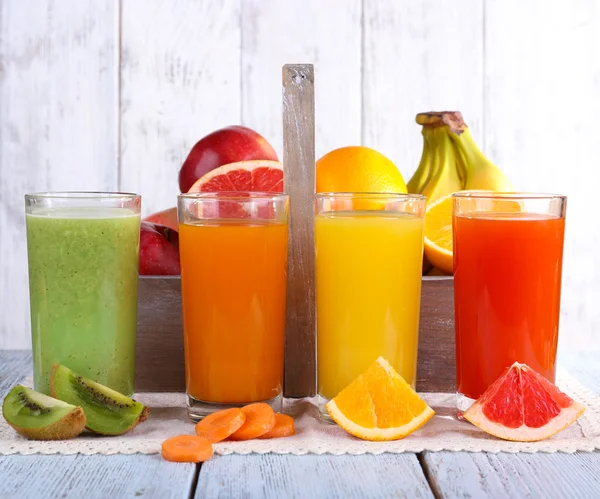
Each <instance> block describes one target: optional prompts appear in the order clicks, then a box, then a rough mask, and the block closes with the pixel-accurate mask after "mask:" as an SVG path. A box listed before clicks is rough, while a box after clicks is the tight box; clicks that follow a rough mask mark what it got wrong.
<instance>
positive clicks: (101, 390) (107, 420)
mask: <svg viewBox="0 0 600 499" xmlns="http://www.w3.org/2000/svg"><path fill="white" fill-rule="evenodd" d="M50 393H51V394H52V396H53V397H56V398H58V399H60V400H64V401H65V402H68V403H69V404H74V405H78V406H80V407H81V408H82V409H83V411H84V412H85V417H86V419H87V423H86V427H87V429H88V430H91V431H93V432H95V433H100V434H102V435H121V434H123V433H126V432H128V431H129V430H131V429H132V428H134V427H135V426H137V425H138V424H139V423H141V422H142V421H145V420H146V418H147V417H148V413H149V409H148V408H147V407H145V406H144V405H143V404H140V403H139V402H136V401H135V400H133V399H130V398H129V397H126V396H125V395H123V394H121V393H119V392H117V391H115V390H112V389H111V388H108V387H107V386H104V385H101V384H100V383H96V382H95V381H92V380H91V379H88V378H84V377H83V376H80V375H79V374H77V373H75V372H73V371H71V370H70V369H69V368H68V367H65V366H63V365H60V364H55V365H54V367H53V369H52V376H51V377H50Z"/></svg>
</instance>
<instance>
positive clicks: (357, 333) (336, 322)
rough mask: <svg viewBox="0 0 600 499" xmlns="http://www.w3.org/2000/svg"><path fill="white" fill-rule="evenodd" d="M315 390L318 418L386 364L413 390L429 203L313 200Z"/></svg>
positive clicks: (389, 197)
mask: <svg viewBox="0 0 600 499" xmlns="http://www.w3.org/2000/svg"><path fill="white" fill-rule="evenodd" d="M316 204H317V206H316V216H315V245H316V284H317V379H318V381H317V384H318V393H319V396H320V397H319V398H320V408H321V414H322V415H323V416H324V417H325V418H327V416H326V413H325V411H324V410H323V405H324V403H325V402H326V401H328V400H329V399H331V398H333V397H335V396H336V395H337V394H338V393H339V392H340V391H341V390H342V389H343V388H345V387H346V386H347V385H348V384H350V383H351V382H352V381H353V380H354V379H355V378H356V377H357V376H358V375H359V374H361V373H362V372H364V371H365V370H366V369H367V367H369V365H370V364H372V363H373V362H374V361H375V360H376V359H377V358H378V357H379V356H383V357H384V358H385V359H386V360H387V361H388V362H389V363H390V364H391V365H392V366H393V367H394V369H396V370H397V371H398V373H400V375H401V376H402V377H403V378H404V379H405V380H406V381H407V383H409V384H411V385H412V386H413V387H414V386H415V378H416V370H417V346H418V337H419V312H420V302H421V270H422V262H423V226H424V220H425V219H424V215H425V197H423V196H420V195H412V194H410V195H408V194H369V193H329V194H327V193H326V194H318V195H317V198H316Z"/></svg>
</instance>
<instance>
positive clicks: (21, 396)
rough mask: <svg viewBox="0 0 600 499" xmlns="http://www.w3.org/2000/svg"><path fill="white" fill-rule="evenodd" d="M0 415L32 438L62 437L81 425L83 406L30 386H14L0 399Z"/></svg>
mask: <svg viewBox="0 0 600 499" xmlns="http://www.w3.org/2000/svg"><path fill="white" fill-rule="evenodd" d="M2 415H3V416H4V419H6V422H7V423H8V424H9V425H10V426H12V427H13V428H14V429H15V430H16V431H17V432H18V433H19V434H21V435H23V436H24V437H26V438H29V439H33V440H65V439H69V438H74V437H76V436H77V435H79V434H80V433H81V432H82V431H83V429H84V428H85V424H86V419H85V414H84V412H83V409H82V408H81V407H76V406H75V405H71V404H68V403H66V402H62V401H60V400H57V399H55V398H52V397H49V396H48V395H44V394H42V393H39V392H36V391H34V390H32V389H30V388H26V387H24V386H21V385H17V386H15V387H14V388H13V389H12V390H11V391H10V392H8V395H7V396H6V398H5V399H4V403H3V404H2Z"/></svg>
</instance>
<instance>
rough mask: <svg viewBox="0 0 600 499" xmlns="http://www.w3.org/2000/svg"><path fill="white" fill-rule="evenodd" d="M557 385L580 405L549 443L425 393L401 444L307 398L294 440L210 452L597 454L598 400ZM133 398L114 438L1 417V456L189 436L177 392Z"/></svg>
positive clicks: (150, 447) (571, 385) (296, 402)
mask: <svg viewBox="0 0 600 499" xmlns="http://www.w3.org/2000/svg"><path fill="white" fill-rule="evenodd" d="M558 385H559V387H560V388H561V389H562V390H563V391H564V392H566V393H567V394H569V395H570V396H571V397H572V398H574V399H575V400H577V401H578V402H581V403H582V404H584V405H585V406H586V407H587V410H586V412H585V413H584V415H583V416H582V417H581V418H580V419H579V420H578V421H577V422H575V423H574V424H573V425H571V426H570V427H569V428H567V429H566V430H564V431H563V432H561V433H559V434H558V435H555V436H554V437H552V438H550V439H547V440H544V441H541V442H532V443H519V442H508V441H504V440H500V439H497V438H495V437H492V436H490V435H487V434H486V433H484V432H482V431H480V430H479V429H477V428H475V427H474V426H472V425H471V424H469V423H467V422H461V421H457V420H456V419H454V418H453V417H452V416H453V414H454V413H455V403H456V397H455V396H454V395H452V394H442V393H428V394H423V398H424V399H425V400H426V401H427V403H428V404H429V405H430V406H431V407H432V408H433V409H434V410H435V411H436V415H435V416H434V417H433V418H432V419H431V420H430V421H429V422H428V423H427V424H426V425H425V426H424V427H423V428H422V429H420V430H419V431H417V432H415V433H413V434H412V435H410V436H408V437H407V438H405V439H403V440H396V441H393V442H366V441H363V440H360V439H358V438H355V437H352V436H350V435H348V434H347V433H346V432H345V431H344V430H342V429H341V428H339V427H338V426H336V425H334V424H328V423H324V422H322V421H320V419H319V413H318V410H317V407H316V406H315V402H314V401H313V400H312V399H289V400H286V401H285V403H284V412H286V413H288V414H290V415H291V416H293V417H294V418H295V419H296V435H294V436H292V437H287V438H279V439H273V440H251V441H247V442H221V443H218V444H215V446H214V451H215V453H216V454H223V455H224V454H249V453H253V452H254V453H258V454H264V453H268V452H273V453H276V454H298V455H299V454H381V453H384V452H392V453H401V452H423V451H442V450H446V451H472V452H569V453H572V452H578V451H587V452H590V451H594V450H596V449H600V397H598V396H597V395H596V394H594V392H592V391H591V390H588V389H587V388H585V387H583V386H582V385H581V384H580V383H579V382H577V381H576V380H575V379H573V378H572V377H571V376H569V375H568V374H566V373H564V372H559V376H558ZM136 399H138V400H140V401H141V402H142V403H144V404H146V405H148V406H150V407H151V413H150V418H149V420H148V421H146V422H145V423H143V424H141V425H139V426H138V427H136V428H135V429H134V430H133V431H131V432H130V433H128V434H126V435H122V436H119V437H102V436H97V435H93V434H91V433H89V432H84V433H83V434H82V435H80V436H79V437H77V438H75V439H73V440H63V441H51V442H41V441H33V440H26V439H25V438H22V437H20V436H19V435H18V434H17V433H16V432H15V431H14V430H13V429H12V428H10V427H9V426H8V424H7V423H6V422H5V421H4V418H0V454H18V453H20V454H34V453H41V454H75V453H82V454H133V453H136V452H140V453H143V454H155V453H159V452H160V447H161V443H162V442H163V440H165V439H166V438H168V437H172V436H174V435H180V434H184V433H189V434H193V433H194V425H193V424H192V423H190V422H189V421H188V419H187V413H186V409H185V398H184V395H183V394H181V393H154V394H152V393H140V394H138V395H137V396H136Z"/></svg>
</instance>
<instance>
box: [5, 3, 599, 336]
mask: <svg viewBox="0 0 600 499" xmlns="http://www.w3.org/2000/svg"><path fill="white" fill-rule="evenodd" d="M597 47H600V3H598V2H597V1H596V0H548V1H547V2H521V1H519V0H505V1H502V0H465V1H461V2H456V1H454V0H423V1H419V2H416V1H413V0H330V1H327V2H323V1H320V0H303V1H300V0H297V1H293V0H285V1H279V0H220V1H216V0H178V1H177V2H173V1H169V0H19V1H16V0H0V348H28V347H29V318H28V295H27V266H26V246H25V232H24V215H23V194H24V193H25V192H31V191H38V190H59V189H63V190H67V189H98V190H100V189H101V190H114V189H122V190H133V191H137V192H140V193H141V194H142V195H143V207H144V212H145V213H150V212H152V211H156V210H159V209H163V208H167V207H170V206H174V205H175V196H176V194H177V192H178V190H177V172H178V170H179V167H180V165H181V163H182V161H183V160H184V159H185V157H186V155H187V152H188V151H189V148H190V147H191V146H192V145H193V144H194V143H195V142H196V141H197V140H198V139H199V138H200V137H202V136H203V135H205V134H206V133H209V132H210V131H212V130H214V129H217V128H220V127H222V126H226V125H230V124H239V123H242V124H244V125H247V126H250V127H252V128H255V129H256V130H258V131H259V132H260V133H262V134H264V135H265V136H266V137H267V138H268V139H269V140H270V141H271V142H272V143H273V145H274V146H275V148H276V150H277V152H278V153H279V154H280V155H281V153H282V138H281V89H280V81H281V66H282V65H283V64H284V63H292V62H312V63H314V64H315V67H316V100H317V146H316V147H317V157H319V156H320V155H322V154H324V153H325V152H327V151H329V150H331V149H333V148H335V147H339V146H343V145H350V144H359V143H362V144H364V145H368V146H371V147H375V148H376V149H379V150H381V151H382V152H383V153H385V154H387V155H388V156H389V157H390V158H392V160H393V161H394V162H395V163H396V164H397V165H398V167H399V168H400V170H401V171H402V173H403V174H404V176H405V178H406V179H407V180H408V178H409V177H410V175H411V174H412V172H413V171H414V169H415V168H416V165H417V163H418V160H419V156H420V151H421V138H420V130H419V127H418V126H417V125H416V124H415V123H414V116H415V114H416V113H417V112H419V111H427V110H432V109H435V110H440V109H459V110H461V111H462V112H463V114H464V116H465V118H466V119H467V122H468V123H469V125H470V126H471V127H472V130H473V134H474V136H475V138H476V140H477V141H478V142H479V144H480V145H481V147H482V148H483V149H484V150H485V152H486V153H487V154H488V155H489V156H490V158H491V159H492V160H493V161H494V162H496V163H497V164H498V165H500V166H501V167H502V168H503V170H505V171H506V172H507V174H509V176H510V177H511V179H512V180H513V181H514V183H515V185H516V186H517V187H518V188H519V189H526V190H538V191H557V192H564V193H566V194H568V195H569V209H568V223H567V243H566V255H565V270H564V287H563V290H564V291H563V324H562V329H561V336H562V339H561V341H562V342H563V344H568V345H569V346H572V347H579V348H585V347H586V345H589V344H591V343H592V342H593V341H594V338H595V336H594V335H593V333H594V331H596V330H598V328H600V307H598V305H597V304H598V303H599V302H600V285H599V284H598V283H599V282H600V265H599V264H598V263H597V248H598V247H599V243H600V224H598V222H597V214H596V211H597V210H594V208H593V206H594V205H593V201H594V200H595V199H596V196H594V195H593V194H594V192H593V190H594V189H595V188H596V189H597V186H600V179H598V174H597V172H596V170H597V163H598V159H597V154H595V152H596V151H595V148H596V145H597V143H598V132H597V125H596V124H595V121H596V120H597V116H598V115H599V114H600V59H598V57H597V56H596V53H597Z"/></svg>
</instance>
